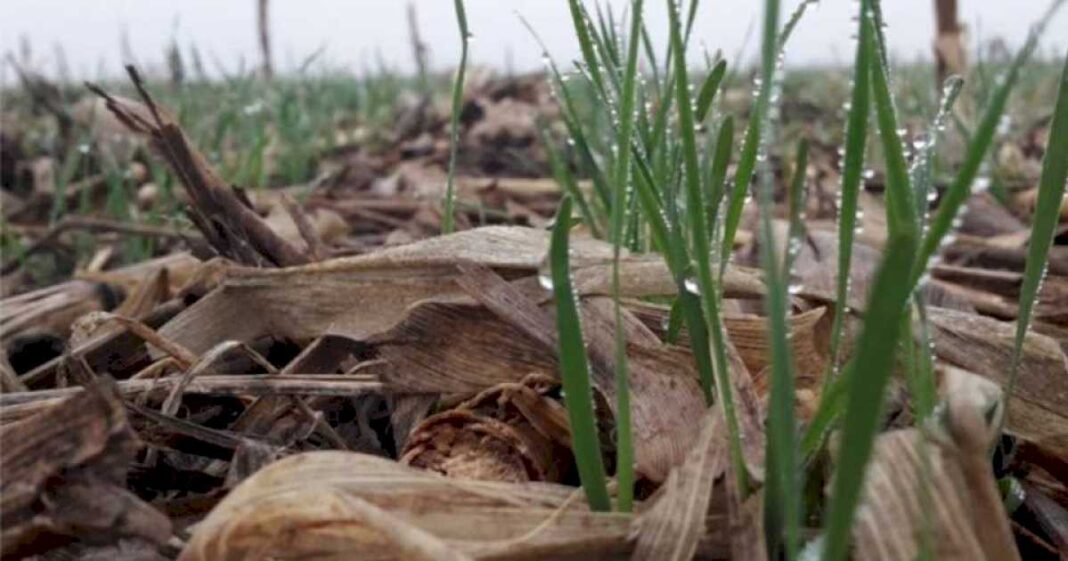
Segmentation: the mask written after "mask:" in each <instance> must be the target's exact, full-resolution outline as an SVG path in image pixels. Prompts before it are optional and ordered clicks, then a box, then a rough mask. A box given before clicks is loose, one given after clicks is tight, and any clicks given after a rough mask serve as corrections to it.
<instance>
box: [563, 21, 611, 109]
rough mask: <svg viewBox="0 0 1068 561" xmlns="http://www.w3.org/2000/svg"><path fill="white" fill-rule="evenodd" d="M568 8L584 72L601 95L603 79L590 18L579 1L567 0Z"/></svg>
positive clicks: (603, 89) (603, 88)
mask: <svg viewBox="0 0 1068 561" xmlns="http://www.w3.org/2000/svg"><path fill="white" fill-rule="evenodd" d="M567 5H568V8H569V9H570V11H571V22H572V24H574V27H575V36H576V37H578V41H579V49H580V50H581V51H582V59H583V60H584V61H585V63H586V72H587V74H588V75H589V78H590V80H591V81H592V82H593V84H594V86H595V87H596V88H597V89H598V90H600V91H601V92H602V93H604V91H605V87H604V78H603V77H602V75H601V65H600V63H599V62H598V59H597V50H596V48H595V47H594V44H593V38H592V37H591V36H590V28H591V25H590V18H589V15H588V14H587V13H586V9H585V8H584V7H583V6H582V2H581V0H568V2H567Z"/></svg>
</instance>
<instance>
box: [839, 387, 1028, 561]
mask: <svg viewBox="0 0 1068 561" xmlns="http://www.w3.org/2000/svg"><path fill="white" fill-rule="evenodd" d="M942 385H943V391H944V392H946V393H945V395H946V397H945V403H944V405H943V409H942V412H943V415H942V416H941V419H940V422H939V423H938V424H936V425H935V426H933V427H931V428H930V429H929V430H928V431H926V432H924V431H921V430H918V429H907V430H898V431H891V432H888V433H884V434H882V435H881V436H879V438H878V440H877V441H876V444H875V452H874V456H873V458H872V462H871V465H870V466H869V470H868V474H867V480H866V483H865V490H864V499H863V502H862V504H861V506H860V509H859V510H858V512H857V517H856V520H855V523H854V529H853V538H854V542H855V551H854V559H856V560H857V561H913V560H915V559H916V558H917V556H918V554H919V553H920V551H921V550H922V547H924V543H925V542H926V544H927V547H929V548H930V551H931V553H933V555H934V558H935V559H940V560H950V561H952V560H960V561H965V560H968V561H974V560H979V561H982V560H988V561H995V560H996V561H1002V560H1005V561H1009V560H1012V559H1019V554H1018V553H1017V551H1016V547H1015V544H1014V542H1013V538H1012V533H1011V530H1010V528H1009V521H1008V517H1007V515H1006V514H1005V509H1004V507H1003V505H1002V503H1001V500H1000V497H999V494H998V492H997V486H996V483H995V481H994V477H993V472H992V471H991V468H990V461H989V456H988V450H989V446H990V444H991V442H992V440H993V438H994V437H995V435H996V434H997V430H998V424H999V413H998V411H999V408H1000V406H1001V401H1000V399H1001V395H1000V390H999V388H998V387H997V386H996V385H994V384H991V383H990V382H988V381H986V380H983V379H982V378H979V377H978V376H975V375H974V374H971V373H968V372H964V371H961V370H957V369H952V368H950V369H948V370H947V372H945V373H944V374H943V384H942ZM992 408H993V412H994V414H992V415H991V414H990V412H991V410H992Z"/></svg>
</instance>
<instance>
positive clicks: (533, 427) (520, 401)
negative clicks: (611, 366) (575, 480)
mask: <svg viewBox="0 0 1068 561" xmlns="http://www.w3.org/2000/svg"><path fill="white" fill-rule="evenodd" d="M559 387H560V384H559V382H557V381H555V380H553V379H552V378H550V377H548V376H544V375H539V374H534V375H531V376H527V377H526V378H524V379H523V381H522V382H519V383H512V382H509V383H503V384H498V385H496V386H494V387H492V388H490V389H488V390H486V391H484V392H482V393H480V394H479V395H477V396H475V397H474V398H472V399H470V400H468V401H466V402H464V403H462V404H461V405H460V406H459V407H457V408H455V409H450V410H448V411H444V412H442V413H438V414H437V415H433V416H431V417H429V418H428V419H426V420H425V421H423V422H422V423H421V424H420V425H419V426H418V427H416V428H415V430H414V431H413V433H412V435H411V437H410V438H409V439H408V445H407V447H406V448H405V451H404V453H403V454H402V456H401V462H403V463H405V464H408V465H411V466H414V467H418V468H422V469H429V470H432V471H436V472H438V473H442V474H445V475H449V476H452V477H461V478H467V479H482V480H487V481H513V482H524V481H552V482H560V481H562V480H563V478H564V477H565V476H567V475H568V474H569V473H570V471H571V467H572V463H573V461H572V459H571V451H570V443H571V440H570V438H571V432H570V429H569V428H568V420H567V411H566V410H564V407H563V405H562V404H561V403H559V402H558V401H557V400H555V399H553V398H552V397H550V396H549V395H548V394H550V393H551V392H554V391H556V390H557V389H558V388H559Z"/></svg>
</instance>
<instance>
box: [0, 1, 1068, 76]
mask: <svg viewBox="0 0 1068 561" xmlns="http://www.w3.org/2000/svg"><path fill="white" fill-rule="evenodd" d="M413 2H414V4H415V6H416V9H417V13H418V19H419V23H420V28H421V31H422V34H423V38H424V41H425V42H426V43H427V44H428V45H429V46H430V50H431V63H432V65H433V66H434V67H435V68H445V67H451V66H452V65H454V64H455V63H456V61H457V60H458V41H457V30H456V22H455V16H454V14H453V2H452V1H451V0H413ZM798 2H799V0H786V1H785V2H784V16H783V17H784V18H785V17H786V14H788V13H789V11H790V10H792V9H793V8H794V7H795V6H796V5H797V3H798ZM959 2H960V10H961V16H960V17H961V20H962V21H963V22H964V23H965V24H967V26H968V28H969V31H970V36H971V40H972V43H973V44H974V41H975V40H976V38H990V37H995V36H996V37H1002V38H1004V39H1005V40H1006V41H1007V42H1008V43H1009V44H1010V45H1011V46H1016V45H1019V44H1020V43H1021V42H1022V41H1023V38H1024V37H1025V36H1026V34H1027V30H1028V28H1029V26H1030V25H1031V24H1032V23H1033V22H1034V21H1035V20H1037V19H1038V18H1039V17H1040V16H1041V14H1042V13H1043V11H1044V10H1045V9H1046V7H1047V6H1048V3H1049V0H959ZM605 3H606V4H609V5H611V6H613V7H614V8H615V9H617V10H618V11H620V12H621V11H622V9H623V7H624V6H626V5H627V4H628V3H629V2H628V1H627V0H608V1H607V2H605ZM255 4H256V2H255V1H254V0H178V1H175V0H3V2H0V47H2V49H3V51H4V52H5V53H7V52H12V51H18V50H19V48H20V47H19V45H20V40H21V38H23V37H25V38H26V39H27V40H28V43H29V44H30V46H31V47H32V52H33V56H34V60H35V61H36V62H37V63H38V64H39V65H40V66H41V67H43V68H45V69H46V70H48V71H50V72H51V71H54V68H55V60H56V54H55V53H56V46H57V45H61V46H62V48H63V51H64V52H65V53H66V57H67V59H68V61H69V65H70V67H71V69H72V71H73V72H74V74H75V75H76V77H79V78H86V77H99V76H98V75H99V73H100V72H105V73H108V74H112V75H113V74H115V72H116V71H117V70H119V69H120V66H119V64H120V63H121V62H122V56H121V55H120V52H121V51H120V47H119V45H120V37H121V36H122V33H123V30H124V29H125V30H126V33H127V34H128V37H129V43H130V44H131V46H132V47H133V50H134V52H135V54H136V56H137V59H138V61H139V62H141V63H148V62H158V61H160V60H161V59H162V52H163V49H164V46H165V45H167V44H168V43H169V42H170V41H171V39H172V37H173V38H176V39H177V40H178V43H179V45H181V46H182V47H183V48H187V47H188V46H189V45H191V44H194V43H195V44H196V45H197V46H198V48H199V49H200V51H201V53H202V54H203V55H204V56H205V58H206V59H207V60H206V63H207V64H208V66H209V67H212V66H214V64H215V63H214V62H213V61H214V60H218V61H220V62H221V63H222V64H224V65H226V66H227V67H228V68H230V69H231V70H233V69H236V68H237V67H238V64H239V61H241V60H242V59H244V60H245V61H246V63H247V64H254V63H255V62H256V61H257V57H258V54H257V53H258V51H257V47H256V45H257V43H256V30H255ZM587 4H588V5H592V3H591V2H590V1H589V0H588V1H587ZM646 4H647V5H648V8H647V16H646V17H647V18H648V19H649V20H650V29H651V30H652V31H653V36H654V40H656V41H659V42H663V40H664V38H665V33H664V30H665V27H666V13H665V7H664V4H663V2H662V1H658V0H650V1H647V2H646ZM762 4H763V3H762V2H759V1H756V0H705V1H703V2H702V3H701V8H700V12H699V15H698V18H697V23H696V28H695V32H694V33H695V35H694V36H695V38H696V40H697V41H696V43H695V47H698V48H700V47H701V46H704V47H707V48H708V49H709V50H710V51H715V50H716V49H722V50H723V52H724V53H725V54H727V56H728V57H729V58H733V56H734V55H735V53H736V52H737V51H738V50H739V49H740V48H742V47H743V45H747V50H746V52H747V54H749V55H752V54H753V53H754V52H755V48H756V44H757V41H758V40H759V37H758V36H757V35H758V31H756V25H755V23H756V22H757V21H758V19H759V17H760V6H761V5H762ZM406 5H407V2H405V1H404V0H349V1H344V0H274V1H272V2H271V10H272V11H271V30H272V38H273V43H274V50H275V60H276V65H277V66H279V67H281V68H282V69H286V68H293V67H295V66H297V65H298V64H299V63H300V61H301V60H302V59H304V58H305V57H306V56H308V55H309V54H310V53H313V52H315V51H317V50H318V49H320V48H323V49H324V51H323V53H324V55H323V57H324V58H325V59H327V60H328V61H330V62H331V63H334V64H337V65H345V66H349V67H351V68H353V69H355V70H359V69H361V68H364V67H366V66H368V65H370V64H372V63H373V62H374V61H375V59H376V57H377V56H378V54H381V56H382V58H383V59H385V60H386V61H388V62H389V63H391V64H395V65H397V66H399V67H401V68H405V69H410V68H411V67H412V58H411V53H410V47H409V43H408V35H407V23H406V16H405V6H406ZM466 5H467V11H468V18H469V20H470V26H471V29H472V32H473V33H474V34H475V37H476V39H475V41H474V42H473V43H472V46H471V48H472V53H471V56H472V60H473V62H475V63H478V64H485V65H491V66H496V67H504V66H505V65H506V64H509V63H510V64H511V65H512V66H513V67H514V68H516V69H519V70H527V69H533V68H537V67H539V66H540V57H541V50H540V48H539V47H538V46H537V44H536V43H535V42H534V40H533V39H532V38H531V36H530V34H529V33H528V32H527V31H526V30H525V29H524V27H523V26H522V25H521V23H520V21H519V16H520V15H522V16H523V17H525V18H527V19H528V20H529V21H530V22H531V24H532V25H533V26H534V28H535V29H536V30H537V31H538V32H539V34H541V36H542V38H543V39H544V40H545V41H546V43H548V44H549V45H550V47H551V54H552V55H553V56H555V57H557V58H558V59H559V60H562V61H567V60H570V59H572V58H574V57H575V56H576V53H577V44H576V42H575V39H574V36H573V35H572V31H571V24H570V20H569V19H568V12H567V1H566V0H467V1H466ZM883 5H884V10H885V13H886V19H887V22H888V24H889V29H888V30H887V35H888V41H889V43H890V47H891V50H892V52H893V53H894V54H895V56H897V57H898V58H899V59H915V58H917V57H929V54H930V44H931V38H932V34H933V27H934V21H933V20H934V15H933V6H932V0H884V2H883ZM853 10H854V8H853V4H852V2H850V1H849V0H823V1H822V3H821V4H819V5H817V6H816V7H815V9H814V10H812V12H811V13H810V14H809V15H807V16H806V17H805V19H804V20H803V21H802V22H801V25H800V26H799V28H798V30H797V32H796V34H795V35H794V38H793V39H792V40H791V46H790V48H789V50H788V53H787V59H788V61H787V62H788V64H794V65H798V64H836V63H846V62H848V60H849V59H850V58H851V57H850V53H849V52H848V51H849V47H848V43H849V36H850V34H851V32H852V29H851V28H852V25H851V22H850V15H851V14H852V12H853ZM1063 12H1064V11H1063V10H1062V13H1061V14H1060V15H1058V16H1057V18H1056V19H1055V20H1054V21H1052V22H1051V23H1050V28H1049V30H1048V32H1047V34H1046V37H1047V39H1046V40H1045V41H1044V42H1043V50H1045V51H1046V52H1047V53H1053V52H1057V53H1060V54H1061V55H1063V53H1064V48H1065V46H1068V16H1066V15H1065V14H1064V13H1063ZM751 27H752V28H753V29H754V31H753V36H752V37H751V38H750V39H749V41H748V43H746V40H745V38H746V35H747V31H748V30H749V29H750V28H751ZM4 74H5V76H7V75H9V73H8V72H6V71H5V72H4Z"/></svg>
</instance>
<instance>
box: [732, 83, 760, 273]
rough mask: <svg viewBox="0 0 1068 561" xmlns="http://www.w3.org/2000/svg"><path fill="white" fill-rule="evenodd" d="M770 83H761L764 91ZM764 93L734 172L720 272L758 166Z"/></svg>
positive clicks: (746, 132) (746, 134) (756, 106)
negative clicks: (760, 117)
mask: <svg viewBox="0 0 1068 561" xmlns="http://www.w3.org/2000/svg"><path fill="white" fill-rule="evenodd" d="M769 87H770V85H766V84H761V86H760V91H761V92H763V91H764V90H765V89H766V88H769ZM763 98H764V95H763V94H762V93H761V94H760V95H758V98H757V102H756V105H755V106H754V108H753V111H752V113H753V114H752V115H750V116H749V123H748V124H747V125H746V127H745V140H743V141H742V152H741V155H740V156H739V158H738V167H737V169H736V170H735V172H734V187H733V188H732V189H731V196H730V199H729V200H728V201H727V216H726V218H724V224H723V246H722V247H721V249H720V255H722V256H723V261H722V262H721V263H720V274H721V275H722V274H723V271H725V270H726V269H727V263H728V261H730V255H731V252H732V250H733V249H734V236H735V235H736V234H737V233H738V226H739V225H740V224H741V221H742V210H743V209H744V208H745V203H746V201H747V199H748V198H749V197H748V194H747V193H748V192H749V182H750V181H752V180H753V170H754V169H755V167H756V159H757V150H758V149H759V147H760V120H759V119H758V118H757V117H756V115H757V114H758V113H759V112H760V111H761V109H760V101H759V100H760V99H763Z"/></svg>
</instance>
